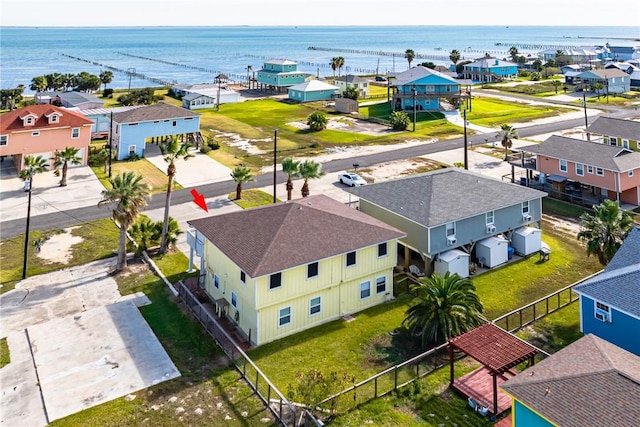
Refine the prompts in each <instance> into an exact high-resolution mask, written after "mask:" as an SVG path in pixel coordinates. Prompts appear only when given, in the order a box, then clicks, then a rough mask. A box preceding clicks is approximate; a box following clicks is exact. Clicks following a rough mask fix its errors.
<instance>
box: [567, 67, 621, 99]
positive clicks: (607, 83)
mask: <svg viewBox="0 0 640 427" xmlns="http://www.w3.org/2000/svg"><path fill="white" fill-rule="evenodd" d="M575 81H579V83H578V84H577V87H576V89H578V90H590V91H591V92H596V91H598V92H599V93H601V94H607V93H623V92H629V91H630V90H631V77H630V76H629V75H628V74H627V73H625V72H624V71H622V70H619V69H617V68H614V69H606V70H587V71H583V72H582V73H580V74H578V75H577V76H576V77H575V78H574V82H575ZM596 83H600V84H601V85H602V89H595V88H594V86H595V84H596Z"/></svg>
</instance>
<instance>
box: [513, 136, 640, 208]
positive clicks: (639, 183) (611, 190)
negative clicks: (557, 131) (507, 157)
mask: <svg viewBox="0 0 640 427" xmlns="http://www.w3.org/2000/svg"><path fill="white" fill-rule="evenodd" d="M520 149H521V150H522V151H525V152H530V153H534V154H535V155H536V164H535V169H536V170H538V171H540V172H543V173H545V174H546V175H547V176H548V177H549V178H548V179H549V180H551V178H553V177H558V178H565V179H567V180H571V181H575V182H579V183H580V184H582V186H588V187H590V189H591V191H592V192H593V194H595V195H599V196H601V197H602V198H608V199H611V200H619V201H620V203H627V204H630V205H634V206H638V205H640V152H636V151H633V150H630V149H628V148H623V147H617V146H615V145H606V144H600V143H597V142H589V141H584V140H581V139H575V138H568V137H564V136H558V135H553V136H551V137H549V138H548V139H546V140H545V141H544V142H542V143H540V144H535V145H529V146H526V147H522V148H520Z"/></svg>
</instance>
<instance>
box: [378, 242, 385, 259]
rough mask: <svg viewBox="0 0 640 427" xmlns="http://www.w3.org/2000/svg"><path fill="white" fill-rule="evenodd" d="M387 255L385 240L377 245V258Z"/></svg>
mask: <svg viewBox="0 0 640 427" xmlns="http://www.w3.org/2000/svg"><path fill="white" fill-rule="evenodd" d="M383 256H387V242H384V243H380V244H379V245H378V258H380V257H383Z"/></svg>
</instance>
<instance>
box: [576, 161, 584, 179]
mask: <svg viewBox="0 0 640 427" xmlns="http://www.w3.org/2000/svg"><path fill="white" fill-rule="evenodd" d="M578 166H580V167H578ZM576 175H578V176H584V165H583V164H582V163H576Z"/></svg>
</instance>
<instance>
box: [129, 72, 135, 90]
mask: <svg viewBox="0 0 640 427" xmlns="http://www.w3.org/2000/svg"><path fill="white" fill-rule="evenodd" d="M127 74H129V92H131V76H132V75H133V74H136V69H135V68H127Z"/></svg>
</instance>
